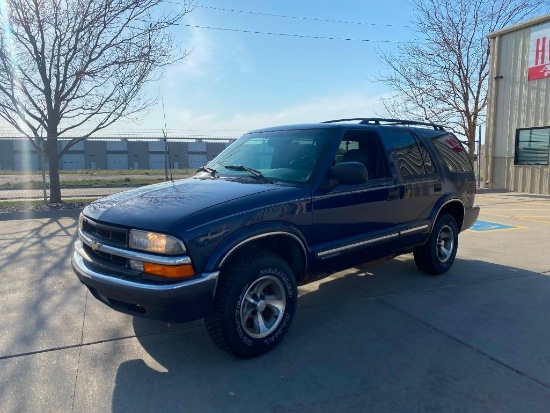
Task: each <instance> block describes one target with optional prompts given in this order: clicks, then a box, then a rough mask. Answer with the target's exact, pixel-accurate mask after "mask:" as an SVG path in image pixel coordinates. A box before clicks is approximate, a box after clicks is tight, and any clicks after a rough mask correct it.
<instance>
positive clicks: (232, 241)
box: [206, 222, 312, 271]
mask: <svg viewBox="0 0 550 413" xmlns="http://www.w3.org/2000/svg"><path fill="white" fill-rule="evenodd" d="M276 235H284V236H287V237H290V238H292V239H294V240H295V241H297V242H298V244H299V245H300V247H301V249H302V253H303V255H304V259H305V268H306V269H307V268H308V262H309V261H310V258H311V254H312V252H311V250H310V249H309V247H308V246H307V242H306V240H305V238H304V236H303V235H302V233H301V232H300V231H299V230H298V229H297V228H296V227H295V226H294V225H292V224H290V223H288V222H266V223H262V224H259V225H253V226H249V227H246V228H243V229H241V230H239V231H237V232H235V233H233V234H232V235H231V236H229V237H228V238H227V239H225V240H224V241H223V242H222V243H221V244H220V245H218V246H217V247H216V249H215V250H214V252H213V253H212V255H211V256H210V259H209V260H208V263H207V265H206V271H210V269H212V268H221V267H222V266H223V264H224V263H225V262H226V261H227V259H228V258H229V257H230V256H231V255H232V254H233V253H234V252H236V251H237V250H238V249H239V248H240V247H241V246H243V245H246V244H247V243H249V242H252V241H254V240H257V239H260V238H264V237H270V236H276Z"/></svg>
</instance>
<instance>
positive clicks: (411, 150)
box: [384, 127, 445, 246]
mask: <svg viewBox="0 0 550 413" xmlns="http://www.w3.org/2000/svg"><path fill="white" fill-rule="evenodd" d="M384 132H385V140H386V145H387V146H390V147H391V150H390V161H391V164H392V169H393V174H394V176H395V178H396V180H397V182H398V191H397V194H396V195H397V196H396V197H395V199H394V206H395V208H393V210H394V211H395V214H394V216H393V218H394V222H395V225H396V227H397V229H399V232H400V244H401V246H407V245H411V244H414V243H416V242H421V241H423V240H424V239H425V237H426V236H427V234H428V233H429V229H430V221H429V217H430V214H431V212H432V210H433V208H434V205H436V204H437V200H438V199H439V198H441V197H442V196H443V194H444V193H445V181H444V179H443V177H442V174H441V173H440V172H439V171H438V170H437V166H436V165H435V163H434V161H433V159H432V157H431V155H430V154H429V152H428V151H427V150H426V148H425V146H424V144H423V143H422V141H421V140H420V139H419V137H418V136H415V135H414V133H413V132H411V131H410V130H408V129H405V128H397V127H388V128H384Z"/></svg>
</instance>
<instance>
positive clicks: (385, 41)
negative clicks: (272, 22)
mask: <svg viewBox="0 0 550 413" xmlns="http://www.w3.org/2000/svg"><path fill="white" fill-rule="evenodd" d="M180 26H186V27H194V28H197V29H209V30H222V31H227V32H237V33H248V34H265V35H269V36H283V37H299V38H302V39H317V40H340V41H348V42H365V43H415V42H410V41H408V42H404V41H395V40H372V39H354V38H350V37H330V36H313V35H306V34H292V33H276V32H262V31H257V30H242V29H229V28H226V27H212V26H198V25H194V24H180Z"/></svg>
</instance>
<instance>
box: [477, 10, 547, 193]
mask: <svg viewBox="0 0 550 413" xmlns="http://www.w3.org/2000/svg"><path fill="white" fill-rule="evenodd" d="M487 37H488V38H489V40H490V50H491V60H490V68H489V94H488V99H489V101H488V108H487V129H486V135H485V144H486V149H487V150H486V155H485V156H486V164H485V171H484V176H485V181H486V185H487V187H488V188H495V189H506V190H510V191H517V192H530V193H535V194H550V166H549V162H548V160H549V151H550V149H549V148H550V14H547V15H544V16H541V17H538V18H536V19H532V20H529V21H526V22H524V23H521V24H518V25H515V26H512V27H509V28H505V29H502V30H499V31H496V32H493V33H490V34H489V35H488V36H487Z"/></svg>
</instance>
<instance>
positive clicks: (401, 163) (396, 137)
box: [388, 130, 434, 178]
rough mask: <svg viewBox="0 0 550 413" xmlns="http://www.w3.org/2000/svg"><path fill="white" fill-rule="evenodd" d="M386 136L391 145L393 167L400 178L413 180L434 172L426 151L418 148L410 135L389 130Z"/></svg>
mask: <svg viewBox="0 0 550 413" xmlns="http://www.w3.org/2000/svg"><path fill="white" fill-rule="evenodd" d="M388 134H389V136H390V139H391V142H392V144H393V158H394V161H395V166H396V168H397V169H398V170H399V173H400V174H401V177H402V178H414V177H417V176H422V175H426V174H427V173H432V172H434V167H433V162H432V159H431V157H430V156H429V154H428V151H426V149H425V148H424V147H421V146H419V144H418V143H417V141H416V139H415V137H414V136H413V134H412V133H410V132H409V131H405V130H404V131H397V130H390V131H388ZM425 162H426V165H425Z"/></svg>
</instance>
